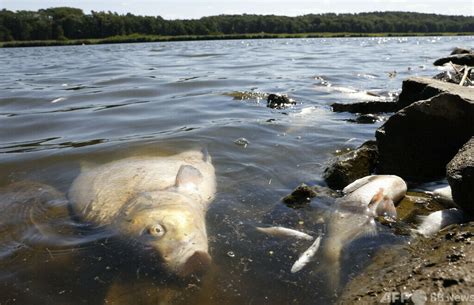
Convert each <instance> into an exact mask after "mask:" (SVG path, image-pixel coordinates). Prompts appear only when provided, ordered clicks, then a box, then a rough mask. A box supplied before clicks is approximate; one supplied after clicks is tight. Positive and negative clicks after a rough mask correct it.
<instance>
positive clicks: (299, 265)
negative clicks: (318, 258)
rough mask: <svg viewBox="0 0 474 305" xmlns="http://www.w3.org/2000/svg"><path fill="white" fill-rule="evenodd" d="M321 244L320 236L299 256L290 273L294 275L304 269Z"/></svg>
mask: <svg viewBox="0 0 474 305" xmlns="http://www.w3.org/2000/svg"><path fill="white" fill-rule="evenodd" d="M320 243H321V236H318V237H317V238H316V240H315V241H314V243H313V244H312V245H311V246H310V247H309V248H308V249H307V250H306V251H304V252H303V254H301V255H300V257H299V258H298V260H297V261H296V262H295V263H294V264H293V266H292V267H291V273H296V272H298V271H300V270H301V269H303V268H304V266H306V265H307V264H308V263H309V262H311V261H312V260H313V258H314V256H315V254H316V252H318V249H319V245H320Z"/></svg>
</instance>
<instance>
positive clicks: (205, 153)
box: [201, 147, 211, 163]
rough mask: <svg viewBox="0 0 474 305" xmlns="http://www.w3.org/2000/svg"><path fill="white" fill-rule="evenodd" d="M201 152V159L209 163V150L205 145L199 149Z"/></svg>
mask: <svg viewBox="0 0 474 305" xmlns="http://www.w3.org/2000/svg"><path fill="white" fill-rule="evenodd" d="M201 153H202V161H204V162H207V163H211V156H210V155H209V151H208V150H207V147H203V148H202V149H201Z"/></svg>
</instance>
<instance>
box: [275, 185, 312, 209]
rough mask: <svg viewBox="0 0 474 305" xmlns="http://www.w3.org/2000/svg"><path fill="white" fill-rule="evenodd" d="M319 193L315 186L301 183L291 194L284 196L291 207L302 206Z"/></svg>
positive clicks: (285, 201) (284, 199) (284, 200)
mask: <svg viewBox="0 0 474 305" xmlns="http://www.w3.org/2000/svg"><path fill="white" fill-rule="evenodd" d="M317 195H318V194H317V193H316V191H315V190H314V188H312V187H310V186H307V185H306V184H304V183H302V184H300V185H299V186H298V187H297V188H296V189H295V190H294V191H293V192H292V193H291V194H289V195H287V196H285V197H283V199H282V200H283V202H284V203H285V204H286V205H288V206H289V207H302V206H305V205H307V204H309V203H310V202H311V198H314V197H316V196H317Z"/></svg>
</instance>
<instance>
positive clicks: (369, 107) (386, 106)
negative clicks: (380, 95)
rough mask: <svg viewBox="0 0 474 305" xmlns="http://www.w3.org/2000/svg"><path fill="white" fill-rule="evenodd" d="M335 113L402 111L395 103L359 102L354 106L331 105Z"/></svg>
mask: <svg viewBox="0 0 474 305" xmlns="http://www.w3.org/2000/svg"><path fill="white" fill-rule="evenodd" d="M331 107H332V111H334V112H350V113H360V114H370V113H381V112H395V111H397V110H399V109H400V107H399V105H398V104H397V103H395V102H378V101H373V102H358V103H352V104H341V103H334V104H332V105H331Z"/></svg>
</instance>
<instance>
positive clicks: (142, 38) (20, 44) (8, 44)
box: [0, 32, 474, 48]
mask: <svg viewBox="0 0 474 305" xmlns="http://www.w3.org/2000/svg"><path fill="white" fill-rule="evenodd" d="M472 35H474V32H458V33H450V32H445V33H356V32H354V33H352V32H334V33H332V32H331V33H329V32H325V33H299V34H269V33H255V34H223V35H183V36H160V35H141V34H131V35H124V36H112V37H107V38H91V39H71V40H32V41H4V42H0V48H24V47H52V46H74V45H97V44H118V43H143V42H170V41H200V40H237V39H241V40H247V39H289V38H360V37H432V36H435V37H442V36H472Z"/></svg>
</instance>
